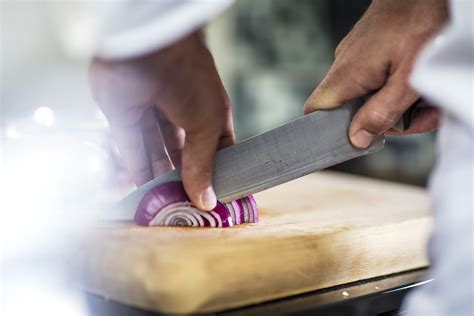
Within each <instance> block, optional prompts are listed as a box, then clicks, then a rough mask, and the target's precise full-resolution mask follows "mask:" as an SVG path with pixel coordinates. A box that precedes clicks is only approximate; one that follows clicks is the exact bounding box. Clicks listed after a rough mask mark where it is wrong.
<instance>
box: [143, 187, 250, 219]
mask: <svg viewBox="0 0 474 316" xmlns="http://www.w3.org/2000/svg"><path fill="white" fill-rule="evenodd" d="M257 220H258V210H257V204H256V203H255V199H254V198H253V197H252V196H251V195H249V196H246V197H244V198H242V199H239V200H236V201H232V202H229V203H221V202H219V201H218V202H217V205H216V207H215V208H214V209H213V210H212V211H210V212H204V211H200V210H199V209H197V208H196V207H195V206H194V205H193V204H192V203H191V201H190V199H189V198H188V196H187V195H186V192H185V191H184V187H183V184H182V183H181V182H178V181H174V182H167V183H162V184H159V185H157V186H156V187H154V188H153V189H151V190H150V191H148V192H147V193H146V194H145V195H144V196H143V198H142V200H141V201H140V204H139V205H138V208H137V211H136V213H135V219H134V221H135V223H137V224H139V225H143V226H195V227H229V226H233V225H240V224H242V223H256V222H257Z"/></svg>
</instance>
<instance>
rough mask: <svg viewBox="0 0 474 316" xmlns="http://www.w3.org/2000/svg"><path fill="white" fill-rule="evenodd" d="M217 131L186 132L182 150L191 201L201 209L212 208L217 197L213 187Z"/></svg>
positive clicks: (183, 169)
mask: <svg viewBox="0 0 474 316" xmlns="http://www.w3.org/2000/svg"><path fill="white" fill-rule="evenodd" d="M217 135H218V134H217V133H207V132H199V133H186V139H185V145H184V148H183V151H182V160H181V161H182V166H181V175H182V177H183V184H184V188H185V190H186V192H187V193H188V195H189V198H190V199H191V201H192V202H193V203H194V205H196V206H197V207H198V208H199V209H201V210H206V211H209V210H212V209H213V208H214V207H215V206H216V203H217V198H216V195H215V192H214V189H213V188H212V172H213V166H214V157H215V154H216V150H217V143H218V136H217Z"/></svg>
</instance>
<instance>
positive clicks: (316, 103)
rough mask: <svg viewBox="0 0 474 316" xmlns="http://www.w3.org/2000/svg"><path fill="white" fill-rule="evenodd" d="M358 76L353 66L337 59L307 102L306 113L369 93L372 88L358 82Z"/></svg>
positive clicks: (327, 107) (332, 106)
mask: <svg viewBox="0 0 474 316" xmlns="http://www.w3.org/2000/svg"><path fill="white" fill-rule="evenodd" d="M357 76H358V75H357V74H354V71H353V67H348V66H345V65H344V64H341V63H338V62H337V61H336V62H335V63H334V64H333V65H332V66H331V68H330V69H329V71H328V73H327V74H326V77H325V78H324V79H323V80H322V81H321V83H320V84H319V85H318V87H317V88H316V89H315V90H314V91H313V93H312V94H311V96H310V97H309V98H308V100H307V101H306V102H305V104H304V114H309V113H311V112H314V111H317V110H327V109H332V108H335V107H338V106H340V105H341V104H343V103H345V102H347V101H350V100H353V99H356V98H358V97H361V96H363V95H366V94H367V93H369V92H370V91H371V90H372V89H369V88H368V87H365V86H363V85H361V84H358V82H361V80H360V79H358V78H357Z"/></svg>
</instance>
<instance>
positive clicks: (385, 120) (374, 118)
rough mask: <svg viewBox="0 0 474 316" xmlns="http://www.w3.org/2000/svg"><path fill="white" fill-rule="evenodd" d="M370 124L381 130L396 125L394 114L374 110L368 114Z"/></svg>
mask: <svg viewBox="0 0 474 316" xmlns="http://www.w3.org/2000/svg"><path fill="white" fill-rule="evenodd" d="M367 118H368V121H369V122H370V124H371V125H372V126H374V127H377V128H379V129H388V128H390V127H392V125H393V124H394V123H395V116H394V115H393V114H392V113H389V112H386V111H380V110H372V111H369V112H368V113H367Z"/></svg>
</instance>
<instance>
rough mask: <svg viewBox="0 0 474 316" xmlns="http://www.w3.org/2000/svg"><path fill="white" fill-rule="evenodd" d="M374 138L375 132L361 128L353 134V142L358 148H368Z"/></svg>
mask: <svg viewBox="0 0 474 316" xmlns="http://www.w3.org/2000/svg"><path fill="white" fill-rule="evenodd" d="M374 138H375V135H374V134H372V133H369V132H367V131H366V130H365V129H361V130H359V131H358V132H357V133H355V134H354V135H352V137H351V143H352V145H354V146H356V147H358V148H367V147H368V146H369V145H370V143H372V140H374Z"/></svg>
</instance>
